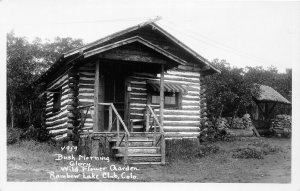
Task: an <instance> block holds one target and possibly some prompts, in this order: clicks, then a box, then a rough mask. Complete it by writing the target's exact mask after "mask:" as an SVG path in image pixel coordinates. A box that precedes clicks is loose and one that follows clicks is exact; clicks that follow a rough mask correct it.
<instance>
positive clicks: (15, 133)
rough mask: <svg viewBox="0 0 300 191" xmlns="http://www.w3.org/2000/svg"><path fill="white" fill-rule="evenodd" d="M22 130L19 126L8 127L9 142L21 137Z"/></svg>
mask: <svg viewBox="0 0 300 191" xmlns="http://www.w3.org/2000/svg"><path fill="white" fill-rule="evenodd" d="M21 135H22V130H20V129H18V128H11V127H8V128H7V144H14V143H16V142H18V141H19V140H20V138H21Z"/></svg>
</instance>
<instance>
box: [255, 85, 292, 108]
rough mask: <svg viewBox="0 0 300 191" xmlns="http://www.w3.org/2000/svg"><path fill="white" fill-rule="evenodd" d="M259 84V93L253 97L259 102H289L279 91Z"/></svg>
mask: <svg viewBox="0 0 300 191" xmlns="http://www.w3.org/2000/svg"><path fill="white" fill-rule="evenodd" d="M257 85H258V86H259V95H258V96H256V97H255V99H256V100H257V101H259V102H278V103H283V104H289V105H290V104H291V102H290V101H288V100H287V99H286V98H285V97H283V96H282V95H281V94H280V93H278V92H277V91H276V90H274V89H273V88H272V87H270V86H266V85H260V84H257Z"/></svg>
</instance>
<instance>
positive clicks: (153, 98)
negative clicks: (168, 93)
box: [152, 95, 160, 104]
mask: <svg viewBox="0 0 300 191" xmlns="http://www.w3.org/2000/svg"><path fill="white" fill-rule="evenodd" d="M159 98H160V97H159V96H155V95H153V96H152V103H155V104H157V103H158V104H159V103H160V99H159Z"/></svg>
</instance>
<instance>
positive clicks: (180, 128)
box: [46, 63, 207, 140]
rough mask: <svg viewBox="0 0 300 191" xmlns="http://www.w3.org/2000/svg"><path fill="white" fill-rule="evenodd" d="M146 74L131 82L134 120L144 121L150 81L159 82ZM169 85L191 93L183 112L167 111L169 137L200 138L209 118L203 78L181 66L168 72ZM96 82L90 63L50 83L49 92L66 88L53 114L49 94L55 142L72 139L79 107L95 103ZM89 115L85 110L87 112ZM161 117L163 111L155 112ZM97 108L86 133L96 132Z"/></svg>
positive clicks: (184, 101)
mask: <svg viewBox="0 0 300 191" xmlns="http://www.w3.org/2000/svg"><path fill="white" fill-rule="evenodd" d="M159 77H160V75H159V74H158V75H157V76H153V75H150V74H146V73H134V74H132V75H130V76H129V78H128V80H129V83H130V85H131V87H132V91H131V92H129V95H128V99H129V106H128V107H129V116H130V119H143V118H144V116H143V115H144V110H145V107H146V104H147V88H146V85H147V83H146V81H147V80H151V79H155V78H156V79H157V78H159ZM165 82H173V83H178V84H183V85H188V92H187V93H186V94H183V95H182V103H181V108H180V109H171V108H165V110H164V131H165V132H166V137H167V138H168V137H180V138H195V137H197V136H199V132H200V127H201V122H202V121H203V120H204V121H205V120H206V119H207V117H206V115H207V114H206V100H205V88H206V87H205V85H201V87H200V83H201V82H202V78H201V77H200V73H199V72H198V71H191V70H190V68H189V67H186V68H185V67H180V68H176V69H172V70H168V71H167V72H166V73H165ZM94 83H95V64H94V63H87V64H85V65H84V66H81V67H79V68H77V69H76V70H74V69H73V70H72V71H71V72H67V73H66V74H64V75H62V76H61V77H60V78H59V79H58V80H57V81H55V82H54V83H52V84H50V85H49V86H48V89H55V88H57V87H62V102H61V110H60V111H59V112H55V113H53V112H52V107H53V93H47V105H46V126H47V129H48V130H49V132H50V134H51V135H52V136H53V137H54V138H55V140H63V139H66V138H67V137H69V138H71V137H72V132H73V130H74V129H76V128H75V127H76V126H78V122H79V121H80V119H79V118H78V116H79V115H78V111H76V108H77V107H78V106H84V105H89V104H93V102H94ZM84 112H85V111H84ZM155 112H156V114H157V116H159V109H155ZM93 113H94V112H93V107H92V108H91V109H90V111H89V112H88V116H87V119H86V122H85V124H84V127H83V130H84V131H89V132H92V131H93V128H92V127H93Z"/></svg>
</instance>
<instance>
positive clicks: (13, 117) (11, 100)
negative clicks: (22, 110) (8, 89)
mask: <svg viewBox="0 0 300 191" xmlns="http://www.w3.org/2000/svg"><path fill="white" fill-rule="evenodd" d="M9 103H10V119H11V121H10V125H11V128H13V127H14V121H15V116H14V99H13V97H12V96H10V97H9Z"/></svg>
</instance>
